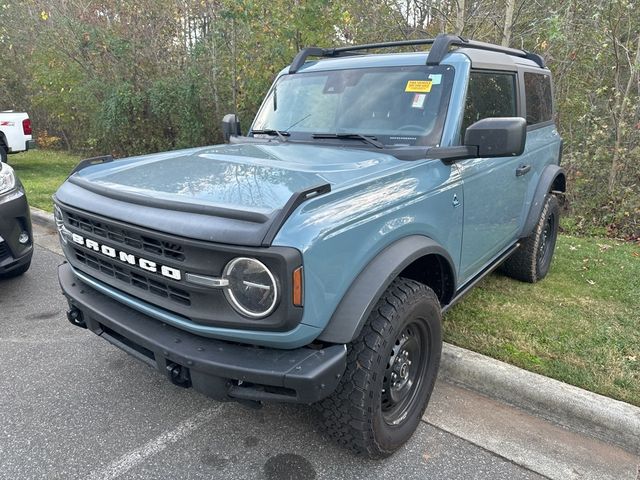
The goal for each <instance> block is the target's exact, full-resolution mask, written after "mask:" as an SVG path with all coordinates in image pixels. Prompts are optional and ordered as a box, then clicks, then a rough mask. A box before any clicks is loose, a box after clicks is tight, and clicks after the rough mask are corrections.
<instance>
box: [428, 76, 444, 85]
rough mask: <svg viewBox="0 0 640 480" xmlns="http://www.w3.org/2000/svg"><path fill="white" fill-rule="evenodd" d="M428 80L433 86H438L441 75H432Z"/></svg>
mask: <svg viewBox="0 0 640 480" xmlns="http://www.w3.org/2000/svg"><path fill="white" fill-rule="evenodd" d="M429 79H430V80H431V83H433V85H440V82H442V74H441V73H432V74H431V75H429Z"/></svg>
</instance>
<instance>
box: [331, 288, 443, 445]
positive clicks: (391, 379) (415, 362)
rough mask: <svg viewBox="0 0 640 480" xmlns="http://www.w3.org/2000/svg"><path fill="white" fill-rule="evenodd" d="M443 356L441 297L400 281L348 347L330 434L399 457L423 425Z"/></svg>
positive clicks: (343, 442) (343, 441)
mask: <svg viewBox="0 0 640 480" xmlns="http://www.w3.org/2000/svg"><path fill="white" fill-rule="evenodd" d="M441 352H442V326H441V309H440V302H439V301H438V298H437V297H436V295H435V293H434V292H433V291H432V290H431V289H430V288H428V287H427V286H425V285H423V284H421V283H418V282H415V281H413V280H409V279H405V278H398V279H396V280H394V282H393V283H392V284H391V285H390V286H389V288H388V289H387V290H386V292H385V293H384V295H383V296H382V298H381V299H380V300H379V301H378V303H377V305H376V307H375V308H374V310H373V311H372V312H371V315H370V316H369V318H368V319H367V322H366V324H365V325H364V327H363V329H362V331H361V332H360V335H359V336H358V338H357V339H356V340H354V341H353V342H352V343H351V344H350V345H349V346H348V356H347V369H346V371H345V374H344V376H343V378H342V380H341V382H340V384H339V385H338V388H337V389H336V391H335V392H334V394H333V395H332V396H330V397H329V398H327V399H325V400H323V401H322V402H321V403H320V409H321V412H322V416H323V422H324V425H325V427H326V429H327V431H328V432H329V434H330V435H331V436H332V437H333V438H334V439H335V440H336V441H337V442H338V443H339V444H341V445H343V446H345V447H347V448H349V449H351V450H353V451H355V452H356V453H359V454H363V455H366V456H368V457H371V458H383V457H387V456H389V455H391V454H392V453H393V452H395V451H396V450H397V449H398V448H400V447H401V446H402V445H403V444H404V443H405V442H406V441H407V440H408V439H409V438H410V437H411V435H412V434H413V432H414V431H415V430H416V428H417V427H418V424H419V422H420V419H421V418H422V415H423V413H424V410H425V408H426V407H427V404H428V403H429V398H430V397H431V392H432V391H433V386H434V384H435V381H436V376H437V373H438V367H439V365H440V354H441Z"/></svg>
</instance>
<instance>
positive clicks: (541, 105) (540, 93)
mask: <svg viewBox="0 0 640 480" xmlns="http://www.w3.org/2000/svg"><path fill="white" fill-rule="evenodd" d="M524 93H525V99H526V100H525V101H526V109H527V125H536V124H538V123H544V122H548V121H551V120H553V101H552V99H551V76H550V75H548V74H541V73H531V72H525V73H524Z"/></svg>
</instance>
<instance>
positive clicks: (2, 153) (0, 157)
mask: <svg viewBox="0 0 640 480" xmlns="http://www.w3.org/2000/svg"><path fill="white" fill-rule="evenodd" d="M7 158H8V150H7V147H6V146H5V145H4V144H3V143H2V142H0V162H4V163H7Z"/></svg>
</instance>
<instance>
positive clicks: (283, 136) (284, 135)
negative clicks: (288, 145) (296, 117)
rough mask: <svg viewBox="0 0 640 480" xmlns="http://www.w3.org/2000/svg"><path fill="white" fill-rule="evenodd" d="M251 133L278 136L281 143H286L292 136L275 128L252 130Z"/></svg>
mask: <svg viewBox="0 0 640 480" xmlns="http://www.w3.org/2000/svg"><path fill="white" fill-rule="evenodd" d="M251 133H253V134H256V133H257V134H258V135H277V136H278V137H279V138H280V141H281V142H286V141H287V137H289V136H290V135H291V134H290V133H289V132H283V131H280V130H275V129H273V128H266V129H264V130H251Z"/></svg>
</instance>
